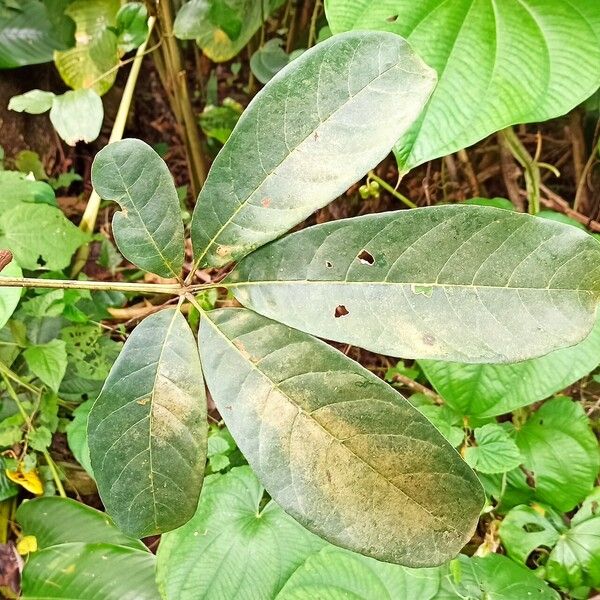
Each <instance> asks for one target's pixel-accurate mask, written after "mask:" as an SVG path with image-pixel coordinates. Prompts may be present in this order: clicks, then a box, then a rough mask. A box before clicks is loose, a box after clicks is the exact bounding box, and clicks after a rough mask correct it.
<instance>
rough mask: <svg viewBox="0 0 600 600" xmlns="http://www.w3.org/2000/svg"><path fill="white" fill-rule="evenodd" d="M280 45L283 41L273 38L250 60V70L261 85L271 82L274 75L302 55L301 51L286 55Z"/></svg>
mask: <svg viewBox="0 0 600 600" xmlns="http://www.w3.org/2000/svg"><path fill="white" fill-rule="evenodd" d="M282 45H283V40H281V39H279V38H273V39H272V40H269V41H268V42H266V43H265V44H264V45H263V46H261V47H260V48H259V49H258V50H257V51H256V52H255V53H254V54H253V55H252V57H251V58H250V68H251V69H252V72H253V73H254V76H255V77H256V79H258V81H260V82H261V83H262V84H265V83H267V82H269V81H271V79H273V77H274V76H275V74H276V73H279V71H281V69H283V67H285V66H286V65H287V64H288V63H290V62H291V61H292V60H293V59H294V58H297V57H298V56H300V54H301V53H302V51H298V52H293V53H291V54H288V53H287V52H286V51H285V50H284V49H283V48H282Z"/></svg>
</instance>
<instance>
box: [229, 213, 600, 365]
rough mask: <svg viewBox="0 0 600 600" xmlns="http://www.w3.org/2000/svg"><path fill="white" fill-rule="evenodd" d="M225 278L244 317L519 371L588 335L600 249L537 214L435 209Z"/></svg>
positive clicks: (374, 347)
mask: <svg viewBox="0 0 600 600" xmlns="http://www.w3.org/2000/svg"><path fill="white" fill-rule="evenodd" d="M226 281H227V283H228V284H229V286H230V289H232V291H233V293H234V295H235V296H236V298H237V299H238V300H239V301H240V302H241V303H242V304H243V305H244V306H247V307H248V308H252V309H253V310H255V311H257V312H259V313H261V314H263V315H265V316H267V317H270V318H272V319H276V320H278V321H281V322H282V323H285V324H286V325H289V326H291V327H296V328H297V329H300V330H302V331H307V332H309V333H313V334H315V335H319V336H321V337H324V338H327V339H332V340H335V341H339V342H344V343H349V344H353V345H357V346H361V347H363V348H366V349H368V350H371V351H373V352H378V353H381V354H388V355H392V356H401V357H404V358H409V357H415V358H435V359H438V360H455V361H461V362H515V361H519V360H525V359H527V358H531V357H534V356H539V355H542V354H545V353H548V352H549V351H551V350H553V349H555V348H559V347H563V346H568V345H572V344H575V343H577V342H578V341H580V340H581V339H582V338H584V337H585V336H586V335H587V334H588V333H589V331H590V329H591V328H592V326H593V324H594V321H595V313H596V308H597V302H598V294H599V293H600V244H598V242H597V241H596V240H595V239H593V238H592V237H591V236H589V235H588V234H587V233H586V232H584V231H580V230H578V229H576V228H574V227H571V226H569V225H564V224H562V223H556V222H554V221H550V220H547V219H544V220H542V219H537V218H535V217H532V216H530V215H524V214H519V213H514V212H510V211H507V210H502V209H496V208H490V207H482V206H458V205H448V206H436V207H431V208H422V209H416V210H410V211H398V212H392V213H383V214H375V215H367V216H364V217H357V218H354V219H345V220H341V221H336V222H332V223H326V224H324V225H317V226H315V227H310V228H308V229H304V230H302V231H300V232H297V233H294V234H292V235H289V236H287V237H285V238H283V239H282V240H279V241H276V242H273V243H272V244H269V245H268V246H265V247H264V248H261V249H259V250H258V251H256V252H254V253H253V254H251V255H250V256H248V257H247V258H245V259H244V260H243V261H242V262H240V264H239V265H238V266H237V268H236V269H235V270H234V271H233V273H232V274H231V275H230V276H229V277H228V279H227V280H226Z"/></svg>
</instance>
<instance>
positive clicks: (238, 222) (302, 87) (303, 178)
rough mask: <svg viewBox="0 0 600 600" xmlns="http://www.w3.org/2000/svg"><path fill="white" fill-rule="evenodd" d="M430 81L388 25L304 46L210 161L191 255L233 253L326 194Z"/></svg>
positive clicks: (389, 140)
mask: <svg viewBox="0 0 600 600" xmlns="http://www.w3.org/2000/svg"><path fill="white" fill-rule="evenodd" d="M434 84H435V75H434V73H433V72H432V71H431V69H429V67H427V65H425V64H424V63H423V62H422V61H421V59H420V58H419V57H418V56H417V55H416V54H415V53H414V52H413V51H412V50H411V48H410V47H409V46H408V44H407V43H406V42H405V41H404V40H403V39H401V38H400V37H398V36H395V35H393V34H389V33H377V32H350V33H347V34H344V35H340V36H335V37H333V38H330V39H328V40H326V41H325V42H322V43H320V44H317V46H315V47H314V48H312V49H310V50H308V51H307V52H305V53H304V54H302V55H301V56H300V57H298V58H297V59H296V60H294V61H293V62H292V63H290V64H289V65H288V66H287V67H285V68H284V69H282V70H281V71H280V72H279V73H277V75H275V77H273V79H271V81H270V82H269V83H268V84H267V85H266V86H265V87H264V88H263V89H262V90H261V91H260V92H259V93H258V94H257V95H256V97H255V98H254V100H253V101H252V102H251V103H250V105H249V106H248V108H247V109H246V110H245V111H244V114H243V115H242V117H241V118H240V120H239V122H238V124H237V126H236V128H235V129H234V131H233V133H232V134H231V137H230V138H229V139H228V141H227V143H226V144H225V146H224V147H223V149H222V150H221V152H220V153H219V155H218V157H217V159H216V160H215V162H214V163H213V166H212V168H211V171H210V174H209V176H208V179H207V180H206V184H205V185H204V187H203V189H202V192H201V193H200V195H199V197H198V203H197V204H196V209H195V211H194V218H193V222H192V241H193V245H194V254H195V257H196V260H197V261H198V262H199V263H200V264H201V265H205V264H210V265H215V266H218V265H224V264H226V263H228V262H231V261H232V260H236V259H239V258H241V257H242V256H244V255H246V254H248V253H249V252H251V251H252V250H253V249H255V248H257V247H258V246H261V245H262V244H265V243H266V242H268V241H270V240H272V239H274V238H276V237H278V236H280V235H281V234H282V233H285V232H286V231H287V230H288V229H290V228H292V227H293V226H294V225H296V224H297V223H299V222H301V221H303V220H304V219H305V218H306V217H308V216H309V215H310V214H311V213H312V212H314V211H315V210H316V209H318V208H320V207H322V206H325V204H327V203H328V202H331V200H333V199H334V198H335V197H336V196H337V195H339V194H341V193H342V192H344V191H345V190H346V189H347V188H348V187H349V186H350V185H352V184H353V183H354V182H355V181H357V180H358V179H359V178H360V177H361V176H362V175H363V174H364V173H365V172H366V171H368V170H369V169H371V168H373V167H374V166H375V165H377V163H379V162H380V161H381V160H382V159H383V158H385V156H386V155H387V154H388V153H389V151H390V148H391V147H392V145H393V143H394V141H395V140H396V139H397V138H398V137H399V136H400V135H401V133H403V132H404V131H406V129H407V128H408V127H409V126H410V125H411V124H412V122H413V121H414V120H415V119H416V117H417V115H418V114H419V113H420V111H421V109H422V108H423V106H424V105H425V102H426V101H427V98H428V97H429V95H430V93H431V90H432V89H433V86H434ZM398 116H399V118H396V117H398ZM392 117H394V118H392Z"/></svg>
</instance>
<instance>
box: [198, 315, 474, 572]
mask: <svg viewBox="0 0 600 600" xmlns="http://www.w3.org/2000/svg"><path fill="white" fill-rule="evenodd" d="M200 352H201V355H202V362H203V367H204V374H205V377H206V380H207V384H208V387H209V389H210V391H211V394H212V397H213V399H214V401H215V403H216V405H217V408H218V410H219V413H220V414H221V415H222V417H223V419H224V420H225V423H226V424H227V427H228V428H229V431H230V432H231V434H232V435H233V437H234V439H235V441H236V442H237V444H238V446H239V448H240V450H241V451H242V453H243V454H244V456H245V457H246V459H247V460H248V462H249V463H250V465H251V467H252V468H253V470H254V472H255V473H256V474H257V476H258V477H259V479H260V481H261V483H262V484H263V485H264V486H265V488H266V490H267V492H268V493H269V494H270V496H271V497H272V498H273V499H274V500H275V501H276V502H277V503H278V504H279V505H280V506H281V507H282V508H283V509H284V510H285V511H286V512H287V513H288V514H290V515H291V516H293V517H294V518H295V519H297V520H298V521H299V522H300V523H302V524H303V525H304V526H305V527H307V528H308V529H309V530H311V531H313V532H314V533H317V534H318V535H320V536H322V537H324V538H325V539H327V540H329V541H331V542H333V543H335V544H337V545H340V546H343V547H346V548H349V549H352V550H355V551H359V552H361V553H364V554H366V555H369V556H373V557H375V558H379V559H383V560H386V561H389V562H398V563H401V564H407V565H410V566H417V565H418V566H431V565H436V564H440V563H441V562H443V561H444V560H447V559H449V558H451V557H452V556H454V555H455V554H456V553H457V552H458V551H459V550H460V548H461V547H462V546H463V545H464V544H465V543H466V542H467V541H468V540H469V538H470V536H471V534H472V532H473V528H474V526H475V524H476V522H477V517H478V515H479V510H480V509H481V506H482V503H483V493H482V490H481V487H480V485H479V482H478V480H477V478H476V477H475V475H474V474H473V472H472V471H471V470H470V469H469V468H468V467H467V465H466V464H465V463H464V462H463V461H462V460H461V458H460V456H459V455H458V454H457V452H456V451H455V450H454V449H453V448H452V447H451V446H450V444H448V442H446V440H445V439H444V438H443V437H442V436H441V435H440V434H439V433H438V431H437V430H436V429H435V428H434V427H433V426H432V425H431V424H430V423H429V422H428V421H427V420H426V419H425V417H423V416H422V415H421V414H420V413H419V412H418V411H417V410H416V409H415V408H414V407H413V406H412V405H411V404H410V403H409V402H408V401H407V400H405V399H404V398H403V397H402V396H401V395H400V394H398V393H397V392H396V391H395V390H394V389H392V388H391V387H390V386H388V385H387V384H386V383H385V382H383V381H381V380H380V379H379V378H377V377H376V376H374V375H373V374H371V373H370V372H369V371H367V370H366V369H364V368H363V367H361V366H360V365H358V364H356V363H354V362H353V361H351V360H350V359H348V358H347V357H346V356H344V355H343V354H342V353H340V352H338V351H337V350H335V349H333V348H332V347H330V346H329V345H327V344H325V343H324V342H321V341H319V340H317V339H315V338H313V337H311V336H309V335H306V334H303V333H301V332H299V331H295V330H293V329H290V328H288V327H286V326H284V325H281V324H279V323H275V322H273V321H270V320H268V319H265V318H264V317H261V316H259V315H257V314H255V313H252V312H251V311H248V310H244V309H224V310H216V311H212V312H210V313H207V314H206V316H203V318H202V320H201V324H200Z"/></svg>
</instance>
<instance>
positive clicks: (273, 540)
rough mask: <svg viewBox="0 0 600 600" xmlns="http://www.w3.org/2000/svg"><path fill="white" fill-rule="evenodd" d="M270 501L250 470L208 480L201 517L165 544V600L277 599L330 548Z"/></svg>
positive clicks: (161, 561) (161, 570)
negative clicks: (314, 555) (309, 558)
mask: <svg viewBox="0 0 600 600" xmlns="http://www.w3.org/2000/svg"><path fill="white" fill-rule="evenodd" d="M263 494H264V489H263V487H262V486H261V485H260V483H259V482H258V480H257V479H256V476H255V475H254V474H253V473H252V471H251V470H250V467H247V466H245V467H238V468H235V469H233V470H231V471H230V472H229V473H227V474H226V475H213V476H211V477H209V478H207V479H206V482H205V484H204V487H203V489H202V494H201V496H200V502H199V504H198V510H197V512H196V514H195V515H194V516H193V517H192V518H191V520H189V521H188V522H187V523H186V524H185V525H184V526H183V527H180V528H179V529H177V530H176V531H172V532H170V533H166V534H165V535H164V536H163V537H162V539H161V543H160V547H159V551H158V560H157V581H158V583H159V588H160V590H161V592H162V594H163V596H164V598H165V599H166V600H196V599H197V598H236V597H238V596H240V595H247V597H248V598H275V596H276V595H277V592H278V591H279V590H280V589H281V587H282V586H283V584H284V583H285V582H286V580H287V579H288V578H289V577H290V576H291V575H292V573H293V572H294V571H295V570H296V569H297V568H298V567H299V566H300V565H301V564H302V563H303V562H304V560H305V559H306V557H307V556H310V555H311V554H312V553H314V552H318V550H320V549H321V548H322V547H323V545H324V544H325V542H323V541H322V540H320V539H319V538H318V537H317V536H315V535H313V534H312V533H310V532H308V531H307V530H306V529H304V528H303V527H302V526H301V525H299V524H298V523H297V522H296V521H294V519H292V518H291V517H290V516H288V515H286V514H285V513H284V512H283V510H281V508H279V506H277V504H275V502H273V501H272V500H271V501H270V502H268V503H267V504H266V505H264V503H263V502H262V500H263ZM242 566H243V568H242Z"/></svg>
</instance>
